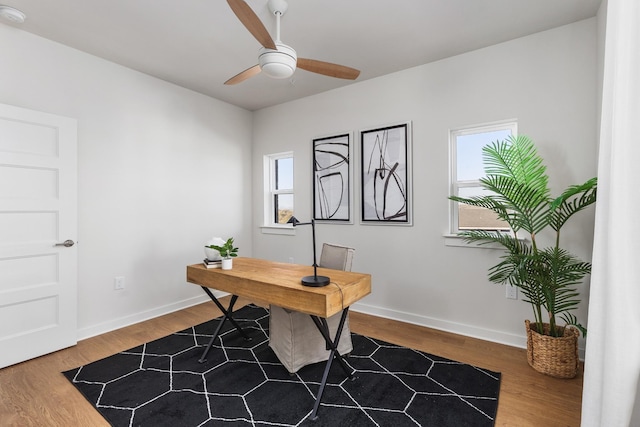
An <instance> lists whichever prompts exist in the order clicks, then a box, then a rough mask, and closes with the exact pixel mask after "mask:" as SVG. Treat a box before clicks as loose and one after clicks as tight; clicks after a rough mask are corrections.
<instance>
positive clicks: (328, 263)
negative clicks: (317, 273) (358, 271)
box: [318, 243, 355, 271]
mask: <svg viewBox="0 0 640 427" xmlns="http://www.w3.org/2000/svg"><path fill="white" fill-rule="evenodd" d="M354 252H355V249H353V248H350V247H347V246H341V245H336V244H333V243H324V244H323V245H322V253H321V254H320V263H319V264H318V267H323V268H331V269H333V270H343V271H351V263H352V262H353V253H354Z"/></svg>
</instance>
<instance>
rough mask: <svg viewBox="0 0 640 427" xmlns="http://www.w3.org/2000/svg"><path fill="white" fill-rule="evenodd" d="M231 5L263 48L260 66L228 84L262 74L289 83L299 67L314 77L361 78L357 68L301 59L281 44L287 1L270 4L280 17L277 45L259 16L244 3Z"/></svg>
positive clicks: (234, 1)
mask: <svg viewBox="0 0 640 427" xmlns="http://www.w3.org/2000/svg"><path fill="white" fill-rule="evenodd" d="M227 3H229V6H230V7H231V10H233V13H235V14H236V16H237V17H238V19H239V20H240V22H242V24H243V25H244V26H245V27H246V29H247V30H249V32H250V33H251V34H252V35H253V37H255V38H256V40H258V42H260V44H261V45H262V48H260V52H259V54H258V64H256V65H254V66H253V67H250V68H247V69H246V70H244V71H242V72H241V73H239V74H236V75H235V76H233V77H231V78H230V79H229V80H227V81H226V82H224V84H226V85H235V84H238V83H241V82H243V81H245V80H247V79H248V78H250V77H253V76H255V75H256V74H258V73H260V72H261V71H263V72H264V73H265V74H267V75H268V76H269V77H273V78H275V79H286V78H288V77H291V75H293V72H294V71H295V70H296V67H298V68H302V69H303V70H307V71H311V72H312V73H318V74H323V75H325V76H329V77H337V78H340V79H348V80H355V79H356V78H358V76H359V75H360V71H359V70H356V69H355V68H351V67H345V66H344V65H338V64H333V63H331V62H324V61H317V60H315V59H307V58H298V56H297V54H296V51H295V50H294V49H293V48H292V47H290V46H287V45H286V44H284V43H282V42H281V41H280V18H281V17H282V15H284V14H285V12H286V11H287V7H288V5H287V2H286V1H285V0H269V10H270V11H271V12H272V13H273V14H274V15H275V16H276V40H275V41H274V40H273V39H272V38H271V36H270V35H269V32H268V31H267V29H266V28H265V26H264V25H263V24H262V22H261V21H260V18H258V15H256V14H255V12H254V11H253V10H252V9H251V7H249V5H248V4H247V3H246V2H245V1H244V0H227Z"/></svg>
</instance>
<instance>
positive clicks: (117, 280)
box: [113, 276, 124, 291]
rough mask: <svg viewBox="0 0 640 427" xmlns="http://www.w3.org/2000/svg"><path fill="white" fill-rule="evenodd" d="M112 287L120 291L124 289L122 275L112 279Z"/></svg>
mask: <svg viewBox="0 0 640 427" xmlns="http://www.w3.org/2000/svg"><path fill="white" fill-rule="evenodd" d="M113 289H115V290H116V291H121V290H123V289H124V276H117V277H116V278H115V279H113Z"/></svg>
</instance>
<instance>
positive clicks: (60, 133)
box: [0, 104, 77, 368]
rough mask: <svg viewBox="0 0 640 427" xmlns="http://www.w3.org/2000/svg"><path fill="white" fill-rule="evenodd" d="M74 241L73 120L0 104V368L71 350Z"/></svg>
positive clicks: (74, 304) (74, 318) (73, 336)
mask: <svg viewBox="0 0 640 427" xmlns="http://www.w3.org/2000/svg"><path fill="white" fill-rule="evenodd" d="M76 238H77V122H76V120H74V119H70V118H67V117H60V116H55V115H52V114H46V113H41V112H37V111H31V110H27V109H23V108H18V107H13V106H9V105H4V104H0V368H2V367H5V366H8V365H12V364H14V363H18V362H21V361H24V360H27V359H31V358H33V357H37V356H41V355H43V354H46V353H50V352H53V351H56V350H59V349H62V348H65V347H69V346H72V345H74V344H75V343H76V341H77V339H76V336H77V333H76V325H77V314H76V311H77V301H76V300H77V290H76V288H77V246H76V245H75V243H76ZM65 240H70V241H72V242H74V245H73V246H69V247H67V246H61V245H57V244H59V243H62V242H64V241H65ZM68 244H70V243H68Z"/></svg>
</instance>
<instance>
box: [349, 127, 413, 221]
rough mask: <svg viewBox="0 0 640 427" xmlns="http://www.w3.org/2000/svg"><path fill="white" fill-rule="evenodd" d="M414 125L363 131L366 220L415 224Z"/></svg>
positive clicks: (363, 215)
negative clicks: (412, 154)
mask: <svg viewBox="0 0 640 427" xmlns="http://www.w3.org/2000/svg"><path fill="white" fill-rule="evenodd" d="M410 125H411V123H410V122H407V123H402V124H398V125H393V126H387V127H382V128H378V129H370V130H364V131H361V132H360V174H361V182H360V191H361V198H360V202H361V209H360V211H361V222H362V223H363V224H385V225H386V224H397V225H412V216H411V209H412V200H411V129H410Z"/></svg>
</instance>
